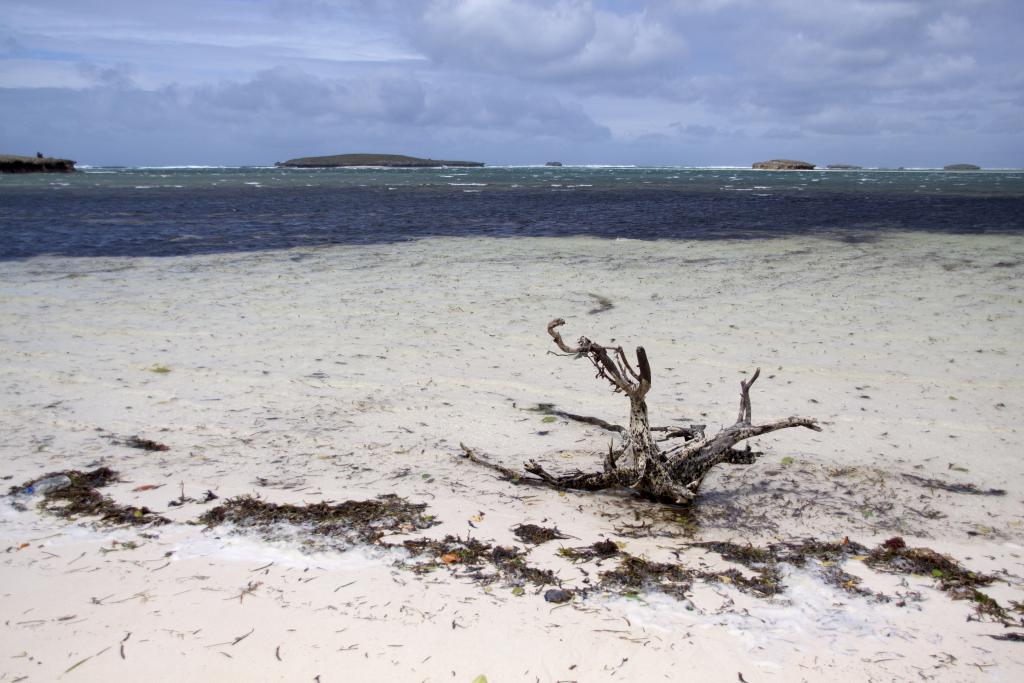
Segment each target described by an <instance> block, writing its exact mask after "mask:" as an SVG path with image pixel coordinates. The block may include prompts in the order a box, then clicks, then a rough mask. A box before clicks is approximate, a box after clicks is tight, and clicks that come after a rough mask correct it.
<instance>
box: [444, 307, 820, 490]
mask: <svg viewBox="0 0 1024 683" xmlns="http://www.w3.org/2000/svg"><path fill="white" fill-rule="evenodd" d="M564 324H565V321H564V320H562V319H561V318H557V319H555V320H552V321H551V322H550V323H549V324H548V334H549V335H551V339H552V341H554V343H555V345H556V346H557V347H558V348H559V350H560V351H562V352H563V353H564V354H567V355H571V356H574V357H576V358H581V357H586V358H589V359H590V362H591V363H593V364H594V367H595V368H596V369H597V376H598V377H599V378H602V379H604V380H606V381H608V382H609V383H610V384H611V385H612V388H613V390H614V391H615V392H616V393H622V394H625V395H626V397H627V398H628V399H629V427H628V428H625V427H621V426H619V425H613V424H610V423H607V422H605V421H604V420H600V419H598V418H587V417H585V416H579V415H573V414H571V413H560V412H558V413H554V414H562V415H563V416H565V417H569V418H570V419H576V420H579V421H582V422H588V423H590V424H595V425H598V426H601V427H603V428H605V429H608V430H609V431H614V432H618V433H619V434H620V437H621V444H620V446H619V448H618V449H616V448H614V447H613V446H609V449H608V453H607V454H606V455H605V456H604V466H603V468H602V469H601V471H599V472H581V471H575V472H569V473H566V474H552V473H550V472H548V471H547V470H545V469H544V467H543V466H541V465H540V464H539V463H537V462H536V461H534V460H530V461H528V462H526V463H525V464H524V466H523V467H524V469H525V472H517V471H515V470H512V469H510V468H508V467H504V466H502V465H499V464H497V463H494V462H491V461H490V460H488V459H486V458H484V457H482V456H481V455H480V454H478V453H476V452H475V451H473V450H472V449H471V448H468V447H467V446H465V445H462V450H463V454H464V456H465V457H466V458H467V459H469V460H471V461H472V462H475V463H477V464H480V465H483V466H485V467H488V468H490V469H492V470H494V471H496V472H498V473H499V474H500V475H501V476H502V477H503V478H505V479H507V480H509V481H512V482H514V483H517V484H539V485H544V486H551V487H554V488H558V489H581V490H584V491H600V490H603V489H612V488H619V489H631V490H633V491H636V492H637V493H639V494H640V495H641V496H643V497H644V498H648V499H651V500H656V501H662V502H669V503H676V504H683V503H688V502H690V501H692V500H693V499H694V498H695V497H696V494H697V490H698V489H699V488H700V485H701V482H702V481H703V480H704V477H705V476H707V473H708V472H709V471H710V470H711V468H712V467H714V466H715V465H717V464H719V463H731V464H743V465H748V464H751V463H753V462H755V460H756V459H757V456H758V455H760V453H755V452H753V451H751V450H750V447H749V446H747V448H746V449H744V450H739V449H736V448H734V446H736V445H737V444H738V443H740V442H742V441H745V440H746V439H750V438H752V437H755V436H760V435H761V434H767V433H769V432H774V431H776V430H779V429H786V428H788V427H806V428H808V429H813V430H814V431H821V428H820V427H819V426H818V424H817V422H815V420H813V419H811V418H807V417H787V418H784V419H782V420H776V421H774V422H767V423H764V424H754V423H753V421H752V415H751V402H750V387H751V386H753V384H754V382H756V381H757V378H758V377H759V376H760V374H761V369H760V368H758V369H757V370H755V371H754V374H753V375H751V377H750V379H748V380H746V381H741V382H740V407H739V414H738V416H737V418H736V422H734V423H733V424H732V425H730V426H728V427H725V428H724V429H722V430H721V431H720V432H719V433H718V434H716V435H714V436H712V437H708V436H706V435H705V433H704V425H690V426H688V427H654V428H652V427H651V426H650V422H649V420H648V416H647V402H646V398H647V393H648V392H649V391H650V389H651V379H652V378H651V365H650V362H649V361H648V359H647V352H646V351H644V348H643V347H642V346H639V347H637V349H636V367H635V368H634V367H633V365H631V364H630V362H629V359H628V358H627V357H626V353H625V352H624V351H623V349H622V347H621V346H614V347H606V346H602V345H601V344H597V343H595V342H593V341H591V340H589V339H587V338H586V337H580V339H579V341H577V342H576V345H575V346H569V345H568V344H566V343H565V341H564V340H563V339H562V335H561V334H560V333H559V331H558V328H559V327H561V326H562V325H564ZM652 432H665V436H664V437H663V438H662V439H661V440H660V441H659V440H656V439H655V438H654V437H653V436H652ZM672 439H682V442H681V443H679V444H678V445H675V446H672V447H670V448H665V449H664V450H662V448H661V447H660V446H659V444H664V443H665V442H667V441H669V440H672Z"/></svg>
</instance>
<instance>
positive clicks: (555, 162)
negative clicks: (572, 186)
mask: <svg viewBox="0 0 1024 683" xmlns="http://www.w3.org/2000/svg"><path fill="white" fill-rule="evenodd" d="M544 165H545V166H561V165H562V162H561V161H548V162H546V163H545V164H544Z"/></svg>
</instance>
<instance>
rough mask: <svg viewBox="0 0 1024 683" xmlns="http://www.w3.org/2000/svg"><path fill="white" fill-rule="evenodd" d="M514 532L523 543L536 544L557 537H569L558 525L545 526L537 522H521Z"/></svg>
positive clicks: (513, 529)
mask: <svg viewBox="0 0 1024 683" xmlns="http://www.w3.org/2000/svg"><path fill="white" fill-rule="evenodd" d="M512 533H514V534H515V535H516V538H518V539H519V540H520V541H522V542H523V543H532V544H534V545H540V544H541V543H547V542H548V541H553V540H555V539H556V538H569V537H568V536H566V535H565V534H563V533H562V532H561V531H559V530H558V527H543V526H537V525H536V524H520V525H518V526H515V527H513V528H512Z"/></svg>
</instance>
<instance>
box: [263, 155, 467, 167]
mask: <svg viewBox="0 0 1024 683" xmlns="http://www.w3.org/2000/svg"><path fill="white" fill-rule="evenodd" d="M274 166H277V167H279V168H344V167H347V166H379V167H383V168H441V167H444V166H458V167H480V166H483V163H481V162H479V161H443V160H440V159H420V158H419V157H410V156H406V155H404V154H335V155H332V156H325V157H300V158H298V159H289V160H288V161H278V162H277V163H275V164H274Z"/></svg>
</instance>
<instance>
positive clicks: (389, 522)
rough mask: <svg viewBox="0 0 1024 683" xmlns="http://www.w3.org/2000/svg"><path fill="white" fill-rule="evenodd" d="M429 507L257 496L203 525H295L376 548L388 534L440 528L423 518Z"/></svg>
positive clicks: (381, 500) (213, 513)
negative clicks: (292, 500) (308, 501)
mask: <svg viewBox="0 0 1024 683" xmlns="http://www.w3.org/2000/svg"><path fill="white" fill-rule="evenodd" d="M426 507H427V506H426V503H410V502H409V501H407V500H405V499H404V498H399V497H398V496H396V495H394V494H387V495H382V496H378V497H377V498H376V499H374V500H347V501H345V502H343V503H337V504H333V505H332V504H331V503H328V502H321V503H313V504H311V505H287V504H285V505H280V504H277V503H268V502H267V501H264V500H261V499H260V498H255V497H253V496H238V497H236V498H230V499H228V500H227V501H225V502H224V503H222V504H221V505H218V506H217V507H215V508H212V509H210V510H207V511H206V512H205V513H203V514H202V515H201V516H200V517H199V521H200V522H202V523H203V524H206V525H207V527H213V526H217V525H220V524H224V523H226V522H230V523H233V524H235V525H236V526H240V527H249V528H262V529H269V528H270V527H273V526H275V525H278V524H294V525H297V526H304V527H307V528H308V529H309V530H310V531H311V532H312V533H313V534H316V535H318V536H325V537H330V538H333V539H340V540H343V541H345V542H346V543H348V544H353V543H369V544H372V543H377V542H379V541H380V539H381V538H383V537H384V535H385V534H387V533H402V532H409V531H414V530H417V529H427V528H429V527H431V526H434V525H435V524H437V522H436V520H434V518H433V516H431V515H425V514H423V511H424V510H425V509H426Z"/></svg>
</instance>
